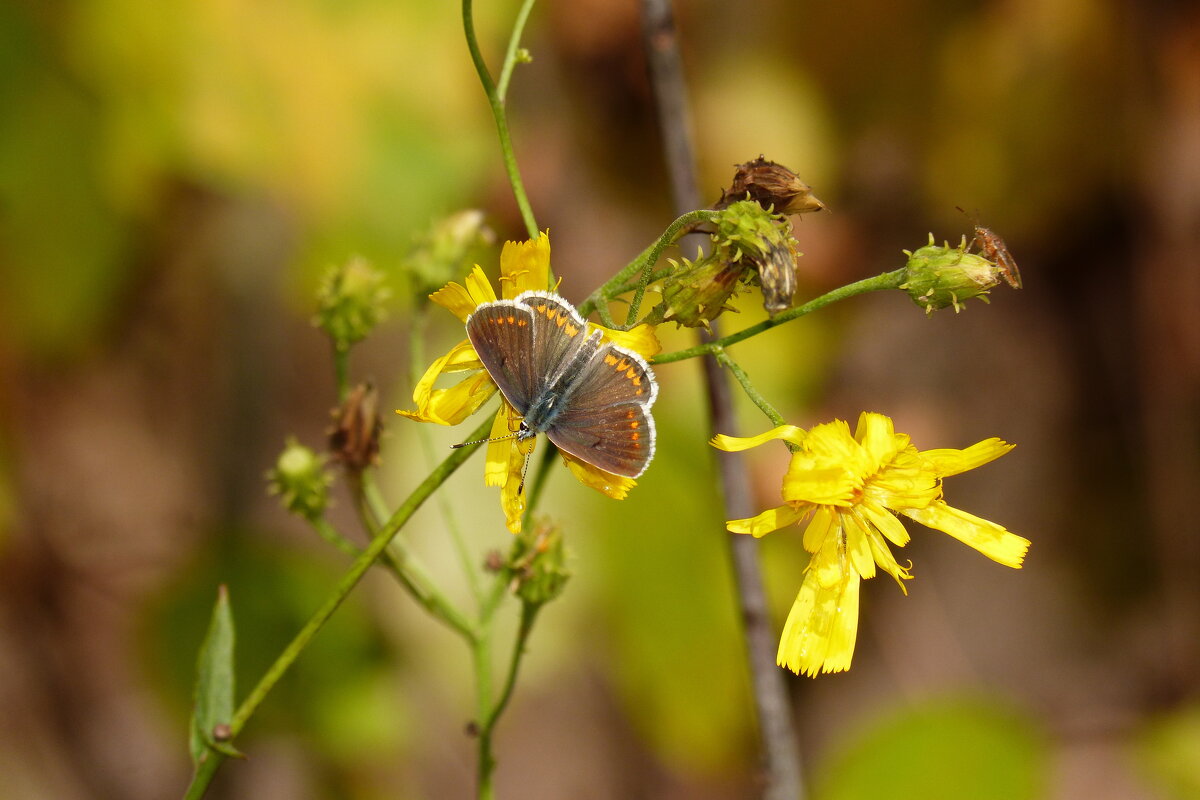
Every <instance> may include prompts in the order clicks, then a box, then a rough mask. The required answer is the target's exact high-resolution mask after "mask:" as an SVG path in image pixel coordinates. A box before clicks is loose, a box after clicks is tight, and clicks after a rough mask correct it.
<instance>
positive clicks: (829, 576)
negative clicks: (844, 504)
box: [806, 519, 850, 589]
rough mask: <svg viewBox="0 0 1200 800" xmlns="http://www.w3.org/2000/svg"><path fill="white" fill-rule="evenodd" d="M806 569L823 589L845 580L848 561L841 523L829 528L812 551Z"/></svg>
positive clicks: (848, 569)
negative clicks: (819, 543)
mask: <svg viewBox="0 0 1200 800" xmlns="http://www.w3.org/2000/svg"><path fill="white" fill-rule="evenodd" d="M839 522H840V519H839ZM806 569H807V570H808V573H809V574H810V575H815V576H816V579H817V583H818V584H819V585H820V586H821V588H823V589H828V588H829V587H831V586H837V585H838V584H840V583H842V582H843V581H845V580H846V573H847V572H849V571H850V562H849V559H848V558H847V557H846V539H845V535H844V531H843V528H842V526H841V525H837V526H834V527H833V528H832V529H830V532H829V535H828V536H826V537H825V538H824V539H823V540H822V541H821V546H820V549H818V550H817V552H815V553H813V557H812V558H811V559H810V560H809V562H808V567H806Z"/></svg>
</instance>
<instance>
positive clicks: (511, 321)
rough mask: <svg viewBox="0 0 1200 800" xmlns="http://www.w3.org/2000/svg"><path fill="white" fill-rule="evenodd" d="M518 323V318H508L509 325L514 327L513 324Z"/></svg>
mask: <svg viewBox="0 0 1200 800" xmlns="http://www.w3.org/2000/svg"><path fill="white" fill-rule="evenodd" d="M516 321H517V318H516V317H509V318H508V324H509V325H512V324H513V323H514V322H516Z"/></svg>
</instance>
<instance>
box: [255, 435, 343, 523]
mask: <svg viewBox="0 0 1200 800" xmlns="http://www.w3.org/2000/svg"><path fill="white" fill-rule="evenodd" d="M267 480H268V481H269V482H270V486H269V488H268V491H269V492H270V493H271V494H277V495H279V500H280V502H281V503H283V507H284V508H286V509H287V510H288V511H290V512H292V513H293V514H297V515H299V516H301V517H304V518H305V519H308V520H315V519H317V518H318V517H320V516H321V514H322V513H323V512H324V511H325V507H326V506H327V505H328V504H329V487H330V485H331V484H332V483H333V478H332V476H330V475H329V473H327V472H326V471H325V459H324V457H322V456H319V455H317V454H316V453H314V452H313V451H312V450H310V449H309V448H307V447H305V446H304V445H302V444H299V443H298V442H297V441H296V440H295V439H288V441H287V445H286V446H285V447H284V448H283V452H282V453H280V454H279V460H278V461H276V462H275V466H274V468H272V469H271V470H269V471H268V472H267Z"/></svg>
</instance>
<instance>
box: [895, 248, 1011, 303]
mask: <svg viewBox="0 0 1200 800" xmlns="http://www.w3.org/2000/svg"><path fill="white" fill-rule="evenodd" d="M903 252H904V254H905V255H907V256H908V264H907V266H906V267H905V268H906V270H907V271H908V277H907V278H906V280H905V282H904V283H903V284H901V286H900V288H901V289H903V290H905V291H906V292H908V295H909V297H911V298H912V299H913V302H915V303H916V304H917V305H919V306H921V307H922V308H924V309H925V313H926V314H933V312H934V311H935V310H937V309H939V308H946V307H949V306H953V308H954V310H955V312H958V311H961V310H962V308H963V303H964V302H965V301H967V300H969V299H970V298H972V297H978V298H979V299H980V300H983V301H984V302H987V293H988V292H989V291H990V290H991V288H992V287H993V286H996V285H997V284H998V283H999V282H1000V279H1001V277H1003V273H1004V270H1003V269H1002V268H1001V267H998V266H997V265H996V264H994V263H992V262H991V261H988V260H987V259H986V258H984V257H983V256H982V255H979V254H977V253H972V252H970V250H969V248H968V246H967V241H966V238H965V237H964V238H963V241H962V243H961V244H959V246H958V247H951V246H950V245H949V243H947V244H943V245H935V244H934V243H933V234H932V233H931V234H929V244H927V245H926V246H925V247H922V248H920V249H919V250H915V251H913V252H909V251H908V250H905V251H903Z"/></svg>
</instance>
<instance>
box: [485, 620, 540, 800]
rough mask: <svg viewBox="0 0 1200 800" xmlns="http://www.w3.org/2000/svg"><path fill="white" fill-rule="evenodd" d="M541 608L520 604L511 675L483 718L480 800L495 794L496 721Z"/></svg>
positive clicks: (510, 665)
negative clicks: (494, 746) (493, 749)
mask: <svg viewBox="0 0 1200 800" xmlns="http://www.w3.org/2000/svg"><path fill="white" fill-rule="evenodd" d="M539 610H541V605H540V604H533V603H522V604H521V622H520V626H519V628H518V629H517V636H516V639H515V640H514V642H513V649H512V654H511V655H510V656H509V661H508V674H507V675H506V676H505V678H504V686H503V687H502V688H501V689H500V697H499V699H498V700H497V701H496V704H495V705H494V706H492V707H491V708H490V709H488V710H487V711H486V715H485V716H484V717H483V720H484V721H483V723H482V724H481V726H480V728H479V793H478V796H479V798H480V800H484V799H485V798H487V799H488V800H490V798H493V797H495V788H494V787H493V785H492V774H493V772H494V771H495V768H496V757H495V755H494V754H493V753H492V736H493V734H494V733H495V730H496V723H497V722H499V721H500V715H501V714H503V713H504V710H505V709H506V708H507V707H508V701H509V700H510V699H512V695H513V689H514V688H515V687H516V684H517V673H518V672H519V671H520V668H521V660H522V658H523V657H524V655H525V645H526V643H527V642H528V641H529V634H530V633H531V632H532V631H533V623H534V620H536V619H537V614H538V611H539Z"/></svg>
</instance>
